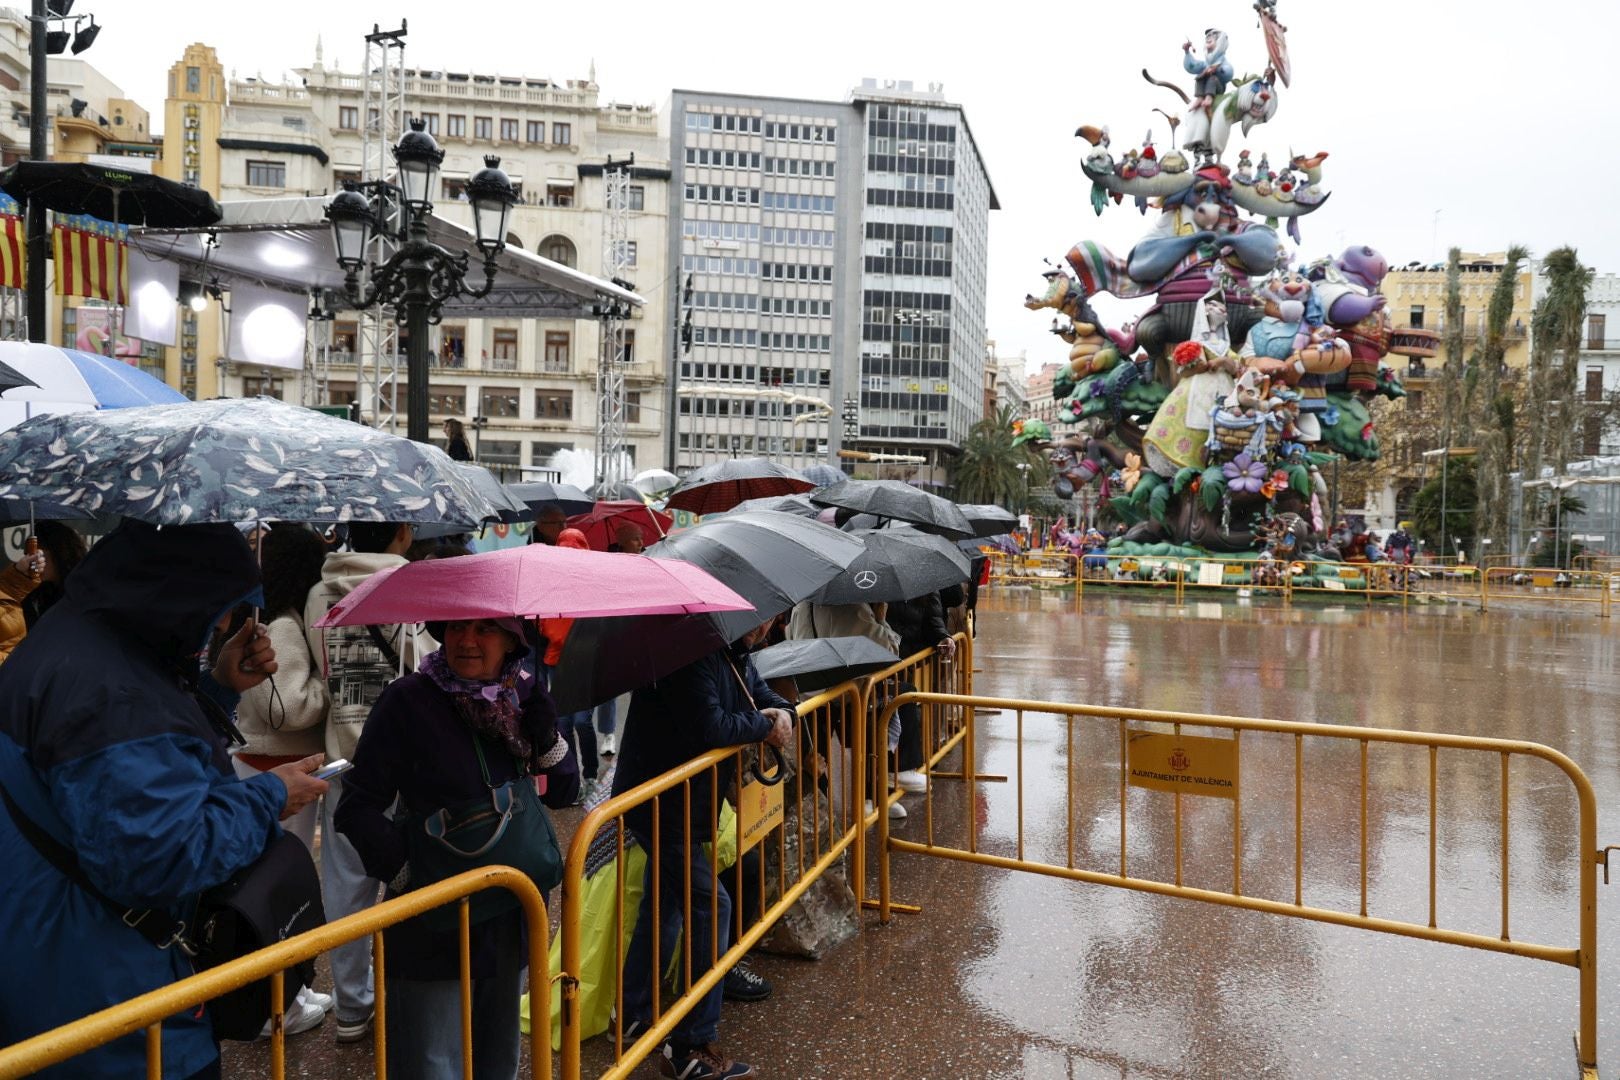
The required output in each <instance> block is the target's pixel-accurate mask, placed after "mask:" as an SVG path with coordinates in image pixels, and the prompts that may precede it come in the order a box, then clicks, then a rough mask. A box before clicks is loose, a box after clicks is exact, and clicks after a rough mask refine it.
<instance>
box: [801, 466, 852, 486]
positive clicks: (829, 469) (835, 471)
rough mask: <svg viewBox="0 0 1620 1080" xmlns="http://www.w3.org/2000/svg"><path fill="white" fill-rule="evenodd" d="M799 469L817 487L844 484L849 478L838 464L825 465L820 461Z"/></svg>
mask: <svg viewBox="0 0 1620 1080" xmlns="http://www.w3.org/2000/svg"><path fill="white" fill-rule="evenodd" d="M799 471H800V472H801V473H803V474H804V478H805V479H806V480H808V481H810V482H811V483H812V484H814V485H816V487H831V486H832V485H834V484H842V483H843V482H844V481H845V480H848V479H849V477H847V476H845V475H844V470H842V469H840V468H839V467H838V466H836V465H824V464H822V463H821V462H819V461H818V462H816V463H815V464H814V465H806V466H805V467H804V468H802V469H800V470H799Z"/></svg>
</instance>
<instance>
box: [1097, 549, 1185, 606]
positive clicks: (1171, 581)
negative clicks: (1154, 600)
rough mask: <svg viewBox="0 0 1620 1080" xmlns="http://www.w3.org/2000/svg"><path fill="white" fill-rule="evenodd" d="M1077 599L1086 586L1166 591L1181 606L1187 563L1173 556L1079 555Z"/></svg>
mask: <svg viewBox="0 0 1620 1080" xmlns="http://www.w3.org/2000/svg"><path fill="white" fill-rule="evenodd" d="M1079 559H1080V586H1079V589H1078V590H1077V598H1079V597H1080V595H1081V594H1083V593H1084V591H1085V588H1086V586H1087V585H1090V586H1092V587H1096V586H1099V585H1107V586H1116V585H1117V586H1121V587H1127V588H1147V589H1167V590H1169V591H1171V592H1172V593H1174V594H1175V598H1176V602H1177V603H1180V602H1181V597H1182V593H1183V590H1184V589H1185V587H1186V582H1187V575H1188V567H1189V564H1190V562H1191V560H1187V559H1182V558H1179V557H1177V556H1173V555H1103V554H1092V555H1081V556H1080V557H1079Z"/></svg>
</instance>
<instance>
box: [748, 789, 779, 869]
mask: <svg viewBox="0 0 1620 1080" xmlns="http://www.w3.org/2000/svg"><path fill="white" fill-rule="evenodd" d="M737 804H738V805H737V851H738V853H739V854H740V853H742V852H744V851H747V850H749V849H750V848H752V847H753V846H754V845H755V844H757V843H759V842H760V841H761V840H762V839H764V838H765V835H766V834H767V833H769V832H770V831H771V830H772V829H774V828H776V827H777V826H778V825H780V824H782V820H783V817H784V810H783V805H782V785H781V784H761V783H760V782H759V781H757V780H751V781H749V782H748V783H746V784H744V785H743V786H742V790H741V791H739V792H738V793H737Z"/></svg>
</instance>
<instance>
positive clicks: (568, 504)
mask: <svg viewBox="0 0 1620 1080" xmlns="http://www.w3.org/2000/svg"><path fill="white" fill-rule="evenodd" d="M506 491H507V493H508V494H509V495H511V496H512V497H513V498H514V499H516V500H518V502H521V503H523V504H524V505H525V506H527V507H528V508H529V509H530V510H532V511H534V513H535V514H536V515H537V516H538V515H539V513H540V511H541V510H543V509H545V508H546V505H547V504H548V503H549V504H554V505H556V506H560V507H562V512H563V515H564V516H566V517H573V516H574V515H575V514H588V513H590V512H591V508H592V507H594V506H595V505H596V500H595V499H593V498H591V497H590V496H589V495H587V494H585V493H584V492H583V491H581V490H580V489H579V488H577V487H575V486H574V485H573V484H564V483H561V482H553V481H550V480H525V481H523V482H521V483H516V484H507V485H506Z"/></svg>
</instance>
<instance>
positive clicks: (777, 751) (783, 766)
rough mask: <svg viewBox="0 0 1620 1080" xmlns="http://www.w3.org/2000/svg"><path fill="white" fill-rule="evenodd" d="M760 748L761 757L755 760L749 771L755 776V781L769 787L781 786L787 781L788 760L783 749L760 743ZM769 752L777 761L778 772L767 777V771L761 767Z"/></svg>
mask: <svg viewBox="0 0 1620 1080" xmlns="http://www.w3.org/2000/svg"><path fill="white" fill-rule="evenodd" d="M759 746H760V756H759V757H758V758H755V759H754V763H753V764H752V765H750V766H749V767H748V770H749V772H750V773H752V774H753V777H754V779H755V780H757V781H759V782H760V783H761V784H764V785H766V786H767V787H775V786H776V785H777V784H780V783H781V782H782V781H783V780H786V779H787V774H788V767H787V758H785V757H783V756H782V748H781V747H780V746H772V745H771V744H770V743H760V744H759ZM767 752H769V753H770V755H771V756H772V757H773V758H775V759H776V771H775V772H774V773H772V774H771V775H769V776H766V775H765V770H764V769H761V768H760V767H759V765H760V761H761V760H762V759H763V758H764V756H765V754H766V753H767Z"/></svg>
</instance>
